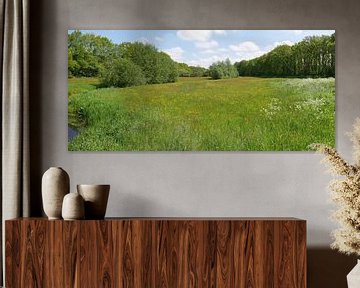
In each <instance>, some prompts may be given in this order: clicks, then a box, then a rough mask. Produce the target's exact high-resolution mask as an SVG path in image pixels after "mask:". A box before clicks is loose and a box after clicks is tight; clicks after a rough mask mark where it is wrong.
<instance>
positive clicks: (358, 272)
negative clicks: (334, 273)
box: [346, 260, 360, 288]
mask: <svg viewBox="0 0 360 288" xmlns="http://www.w3.org/2000/svg"><path fill="white" fill-rule="evenodd" d="M346 278H347V283H348V288H358V287H360V260H358V261H357V264H356V266H355V267H354V268H353V269H352V270H351V271H350V273H349V274H348V275H347V277H346Z"/></svg>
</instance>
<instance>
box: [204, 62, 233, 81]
mask: <svg viewBox="0 0 360 288" xmlns="http://www.w3.org/2000/svg"><path fill="white" fill-rule="evenodd" d="M209 76H210V77H211V78H212V79H224V78H235V77H238V76H239V74H238V71H237V69H236V68H235V66H234V65H232V64H231V62H230V60H229V59H226V60H225V61H218V62H215V63H213V64H212V65H211V66H210V67H209Z"/></svg>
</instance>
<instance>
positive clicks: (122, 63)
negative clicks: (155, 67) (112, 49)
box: [101, 58, 146, 87]
mask: <svg viewBox="0 0 360 288" xmlns="http://www.w3.org/2000/svg"><path fill="white" fill-rule="evenodd" d="M101 82H102V84H103V85H104V86H105V87H129V86H138V85H142V84H145V83H146V80H145V77H144V74H143V72H142V70H141V68H140V67H139V66H137V65H136V64H134V63H133V62H132V61H131V60H128V59H122V58H119V59H116V60H115V61H113V62H112V63H111V65H108V67H107V68H106V69H104V70H103V72H102V81H101Z"/></svg>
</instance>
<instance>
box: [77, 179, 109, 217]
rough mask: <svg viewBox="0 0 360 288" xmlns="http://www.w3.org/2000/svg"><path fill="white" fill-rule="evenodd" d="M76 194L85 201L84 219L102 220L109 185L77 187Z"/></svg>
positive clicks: (82, 185)
mask: <svg viewBox="0 0 360 288" xmlns="http://www.w3.org/2000/svg"><path fill="white" fill-rule="evenodd" d="M77 191H78V193H79V194H80V195H81V196H82V197H83V198H84V201H85V219H104V217H105V213H106V207H107V202H108V198H109V192H110V185H86V184H81V185H77Z"/></svg>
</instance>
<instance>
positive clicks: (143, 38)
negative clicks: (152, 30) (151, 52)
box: [137, 37, 150, 44]
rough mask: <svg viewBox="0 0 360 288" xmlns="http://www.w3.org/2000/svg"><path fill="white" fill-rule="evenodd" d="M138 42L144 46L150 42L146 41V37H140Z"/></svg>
mask: <svg viewBox="0 0 360 288" xmlns="http://www.w3.org/2000/svg"><path fill="white" fill-rule="evenodd" d="M137 41H138V42H141V43H144V44H148V43H150V40H149V39H147V38H146V37H141V38H139V39H138V40H137Z"/></svg>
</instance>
